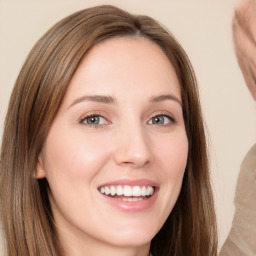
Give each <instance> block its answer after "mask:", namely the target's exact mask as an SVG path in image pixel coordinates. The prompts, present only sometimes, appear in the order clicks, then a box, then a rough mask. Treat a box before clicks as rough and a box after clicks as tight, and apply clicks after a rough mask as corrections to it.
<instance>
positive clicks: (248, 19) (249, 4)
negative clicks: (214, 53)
mask: <svg viewBox="0 0 256 256" xmlns="http://www.w3.org/2000/svg"><path fill="white" fill-rule="evenodd" d="M233 39H234V46H235V52H236V56H237V60H238V64H239V66H240V69H241V71H242V73H243V76H244V79H245V82H246V85H247V87H248V88H249V91H250V93H251V95H252V97H253V98H254V100H256V2H255V1H245V2H243V3H242V4H241V5H240V6H239V7H238V8H237V9H236V11H235V15H234V18H233Z"/></svg>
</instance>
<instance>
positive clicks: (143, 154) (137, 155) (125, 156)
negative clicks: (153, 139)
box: [114, 125, 153, 168]
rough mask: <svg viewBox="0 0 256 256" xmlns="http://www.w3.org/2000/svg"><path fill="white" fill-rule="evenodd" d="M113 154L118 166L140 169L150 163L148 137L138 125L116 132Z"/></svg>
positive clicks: (150, 153)
mask: <svg viewBox="0 0 256 256" xmlns="http://www.w3.org/2000/svg"><path fill="white" fill-rule="evenodd" d="M115 143H116V147H115V153H114V159H115V162H116V163H117V164H118V165H127V166H131V167H132V168H141V167H144V166H145V165H148V164H149V163H150V162H152V160H153V159H152V152H151V147H150V144H151V143H150V137H149V135H148V134H147V133H146V131H145V130H144V129H143V127H141V126H140V125H137V126H136V125H131V126H129V127H125V128H124V129H122V130H121V131H119V132H118V136H117V137H116V141H115Z"/></svg>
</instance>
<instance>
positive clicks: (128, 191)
mask: <svg viewBox="0 0 256 256" xmlns="http://www.w3.org/2000/svg"><path fill="white" fill-rule="evenodd" d="M123 193H124V196H132V188H131V187H130V186H124V192H123Z"/></svg>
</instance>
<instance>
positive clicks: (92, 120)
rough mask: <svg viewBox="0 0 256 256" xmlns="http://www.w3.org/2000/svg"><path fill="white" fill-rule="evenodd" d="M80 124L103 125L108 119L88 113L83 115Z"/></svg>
mask: <svg viewBox="0 0 256 256" xmlns="http://www.w3.org/2000/svg"><path fill="white" fill-rule="evenodd" d="M79 123H80V124H84V125H89V126H97V125H99V126H100V125H104V124H107V123H108V121H107V120H106V118H105V117H103V116H101V115H88V116H85V117H83V118H82V119H81V120H80V122H79Z"/></svg>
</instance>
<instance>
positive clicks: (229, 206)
mask: <svg viewBox="0 0 256 256" xmlns="http://www.w3.org/2000/svg"><path fill="white" fill-rule="evenodd" d="M223 2H224V1H221V0H217V1H216V0H208V1H207V0H193V1H191V0H173V1H170V0H169V1H168V0H160V1H154V0H140V1H137V0H130V1H121V0H112V1H111V0H105V1H100V0H90V1H89V0H88V1H85V0H81V1H80V0H75V1H68V0H66V1H60V0H59V1H56V0H55V1H49V0H46V1H43V0H37V1H32V0H31V1H25V0H16V1H14V0H2V1H1V0H0V137H1V135H2V132H3V122H4V116H5V113H6V109H7V105H8V100H9V97H10V93H11V90H12V87H13V85H14V82H15V79H16V77H17V75H18V72H19V70H20V68H21V66H22V64H23V62H24V60H25V57H26V55H27V54H28V52H29V50H30V49H31V48H32V46H33V45H34V43H35V42H36V41H37V39H39V37H40V36H41V35H42V34H43V33H44V32H45V31H46V30H47V29H48V28H50V27H51V26H52V25H53V24H54V23H56V22H57V21H58V20H60V19H61V18H63V17H65V16H67V15H68V14H71V13H73V12H74V11H77V10H80V9H83V8H87V7H89V6H93V5H98V4H115V5H117V6H119V7H123V8H125V9H127V10H128V11H131V12H133V13H138V14H147V15H150V16H152V17H154V18H156V19H157V20H159V21H160V22H161V23H162V24H164V25H165V26H166V27H167V28H168V29H169V30H170V31H171V32H172V33H173V34H174V35H175V36H176V38H177V39H178V40H179V41H180V43H181V44H182V46H183V47H184V48H185V50H186V52H187V53H188V56H189V57H190V59H191V62H192V64H193V66H194V68H195V72H196V75H197V78H198V82H199V88H200V93H201V102H202V108H203V113H204V117H205V121H206V125H207V129H208V136H209V149H210V158H211V173H212V183H213V190H214V196H215V203H216V213H217V219H218V227H219V241H220V243H219V246H221V245H222V244H223V242H224V240H225V238H226V236H227V234H228V232H229V229H230V226H231V222H232V218H233V214H234V205H233V198H234V191H235V185H236V179H237V176H238V172H239V166H240V163H241V161H242V159H243V157H244V156H245V154H246V152H247V151H248V150H249V148H250V147H251V146H252V145H253V144H254V142H256V108H255V103H254V102H253V100H252V98H251V97H250V94H249V92H248V91H247V89H246V85H245V83H244V80H243V77H242V74H241V72H240V70H239V67H238V65H237V62H236V59H235V55H234V51H233V45H232V33H231V20H232V16H233V6H234V1H231V0H230V1H228V0H226V1H225V3H223Z"/></svg>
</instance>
